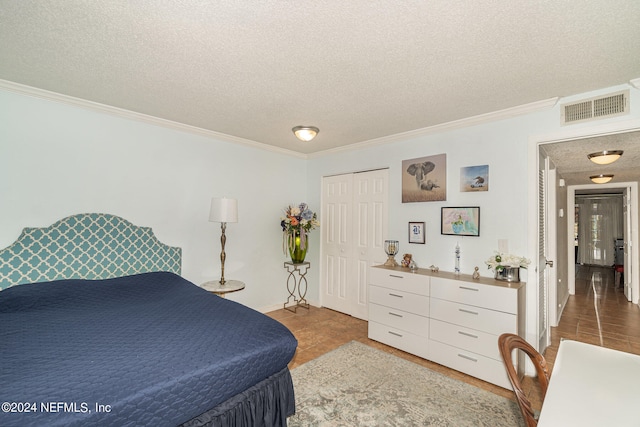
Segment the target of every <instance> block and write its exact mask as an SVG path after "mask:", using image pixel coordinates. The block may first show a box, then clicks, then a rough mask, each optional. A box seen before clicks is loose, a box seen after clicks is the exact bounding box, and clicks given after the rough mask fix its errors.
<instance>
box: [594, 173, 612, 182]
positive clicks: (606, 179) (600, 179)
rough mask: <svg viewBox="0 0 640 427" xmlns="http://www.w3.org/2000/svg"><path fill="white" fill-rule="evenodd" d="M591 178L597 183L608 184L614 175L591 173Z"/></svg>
mask: <svg viewBox="0 0 640 427" xmlns="http://www.w3.org/2000/svg"><path fill="white" fill-rule="evenodd" d="M589 179H590V180H591V181H593V182H594V183H596V184H606V183H607V182H609V181H611V180H612V179H613V175H603V174H600V175H591V176H590V177H589Z"/></svg>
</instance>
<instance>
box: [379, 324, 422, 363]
mask: <svg viewBox="0 0 640 427" xmlns="http://www.w3.org/2000/svg"><path fill="white" fill-rule="evenodd" d="M369 338H371V339H372V340H375V341H378V342H381V343H383V344H387V345H390V346H391V347H395V348H398V349H400V350H403V351H406V352H407V353H411V354H415V355H416V356H419V357H422V358H423V359H428V358H429V352H428V345H429V339H428V338H426V337H421V336H418V335H414V334H412V333H410V332H407V331H402V330H399V329H395V328H392V327H389V326H386V325H383V324H380V323H377V322H372V321H371V320H369Z"/></svg>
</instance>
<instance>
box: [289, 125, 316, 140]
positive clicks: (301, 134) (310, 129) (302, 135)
mask: <svg viewBox="0 0 640 427" xmlns="http://www.w3.org/2000/svg"><path fill="white" fill-rule="evenodd" d="M291 130H292V131H293V133H294V134H295V135H296V138H298V139H299V140H300V141H304V142H309V141H311V140H312V139H313V138H315V137H316V135H317V134H318V132H320V129H318V128H317V127H314V126H296V127H294V128H293V129H291Z"/></svg>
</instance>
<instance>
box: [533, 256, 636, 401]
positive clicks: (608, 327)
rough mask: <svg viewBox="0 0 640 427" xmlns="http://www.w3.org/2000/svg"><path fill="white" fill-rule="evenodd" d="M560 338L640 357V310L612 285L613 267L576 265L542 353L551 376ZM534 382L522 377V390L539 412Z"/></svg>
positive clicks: (537, 390)
mask: <svg viewBox="0 0 640 427" xmlns="http://www.w3.org/2000/svg"><path fill="white" fill-rule="evenodd" d="M561 339H569V340H575V341H582V342H586V343H589V344H594V345H599V346H603V347H607V348H613V349H615V350H621V351H625V352H628V353H634V354H640V307H638V305H636V304H633V303H631V302H628V301H627V298H626V297H625V296H624V292H623V289H622V288H618V287H616V286H615V282H614V273H613V269H612V268H610V267H608V268H606V267H595V266H578V268H577V270H576V294H575V295H571V296H569V301H567V305H566V307H565V309H564V312H563V313H562V317H561V318H560V323H559V325H558V326H557V327H555V328H551V345H550V346H549V347H547V349H546V350H545V352H544V357H545V359H546V361H547V363H548V365H549V367H550V368H551V376H553V363H554V361H555V358H556V355H557V353H558V346H559V345H560V340H561ZM534 381H535V380H533V379H531V378H530V377H527V378H525V383H528V384H525V391H526V392H527V394H528V395H529V398H530V400H531V404H532V405H533V407H534V408H536V409H540V407H541V406H542V405H541V400H540V396H539V389H538V388H537V385H536V384H533V382H534Z"/></svg>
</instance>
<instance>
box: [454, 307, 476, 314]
mask: <svg viewBox="0 0 640 427" xmlns="http://www.w3.org/2000/svg"><path fill="white" fill-rule="evenodd" d="M458 311H461V312H463V313H468V314H473V315H476V316H477V315H478V312H477V311H471V310H465V309H464V308H459V309H458Z"/></svg>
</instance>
